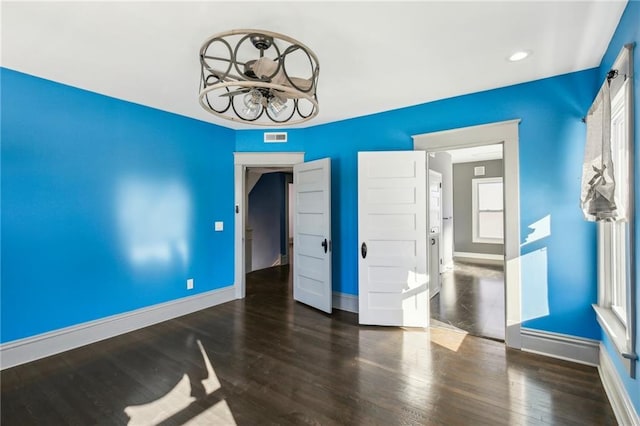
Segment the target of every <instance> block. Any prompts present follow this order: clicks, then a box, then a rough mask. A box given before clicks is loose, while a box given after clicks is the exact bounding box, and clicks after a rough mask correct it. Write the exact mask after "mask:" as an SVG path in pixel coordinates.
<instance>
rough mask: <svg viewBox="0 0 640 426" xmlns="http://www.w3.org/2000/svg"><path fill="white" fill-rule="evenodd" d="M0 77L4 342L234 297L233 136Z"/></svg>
mask: <svg viewBox="0 0 640 426" xmlns="http://www.w3.org/2000/svg"><path fill="white" fill-rule="evenodd" d="M0 76H1V78H2V94H1V96H2V97H1V100H2V131H1V136H2V161H1V163H2V169H1V170H2V196H1V203H2V205H3V206H4V208H3V210H2V226H1V231H2V272H1V274H2V276H1V277H2V289H1V292H2V293H1V300H2V301H1V310H2V314H1V323H2V327H1V341H2V342H7V341H11V340H14V339H19V338H23V337H27V336H32V335H35V334H38V333H43V332H46V331H50V330H55V329H59V328H62V327H66V326H70V325H74V324H78V323H82V322H85V321H89V320H93V319H97V318H103V317H106V316H109V315H113V314H118V313H122V312H126V311H130V310H133V309H137V308H141V307H145V306H150V305H154V304H157V303H160V302H165V301H169V300H174V299H177V298H180V297H184V296H188V295H193V294H197V293H200V292H204V291H208V290H212V289H217V288H220V287H224V286H229V285H232V284H233V249H232V248H233V220H234V216H233V206H234V200H233V150H234V133H233V131H231V130H229V129H226V128H223V127H219V126H214V125H212V124H207V123H203V122H200V121H196V120H192V119H189V118H185V117H181V116H177V115H174V114H170V113H166V112H162V111H158V110H155V109H151V108H147V107H143V106H140V105H136V104H132V103H128V102H124V101H120V100H116V99H113V98H108V97H105V96H101V95H97V94H94V93H90V92H86V91H83V90H79V89H75V88H72V87H69V86H65V85H61V84H57V83H53V82H51V81H47V80H42V79H39V78H35V77H32V76H28V75H25V74H21V73H18V72H15V71H11V70H8V69H1V74H0ZM216 220H221V221H224V222H225V230H224V232H214V228H213V224H214V221H216ZM187 278H194V279H195V289H194V290H191V291H187V290H186V279H187Z"/></svg>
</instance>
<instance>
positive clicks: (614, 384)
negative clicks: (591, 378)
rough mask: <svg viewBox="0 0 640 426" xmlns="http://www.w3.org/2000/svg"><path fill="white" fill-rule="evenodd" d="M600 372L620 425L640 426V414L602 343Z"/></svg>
mask: <svg viewBox="0 0 640 426" xmlns="http://www.w3.org/2000/svg"><path fill="white" fill-rule="evenodd" d="M598 372H599V373H600V380H601V381H602V386H603V387H604V391H605V392H606V394H607V397H608V398H609V402H610V403H611V408H612V409H613V413H614V414H615V415H616V420H617V421H618V423H619V424H621V425H640V417H639V416H638V412H637V411H636V410H635V408H634V406H633V402H632V401H631V398H630V397H629V394H628V393H627V390H626V389H625V387H624V385H623V384H622V381H621V380H620V376H619V375H618V372H617V370H616V367H615V366H614V365H613V361H612V360H611V357H610V356H609V352H607V348H606V347H605V346H604V345H603V344H602V343H600V365H598Z"/></svg>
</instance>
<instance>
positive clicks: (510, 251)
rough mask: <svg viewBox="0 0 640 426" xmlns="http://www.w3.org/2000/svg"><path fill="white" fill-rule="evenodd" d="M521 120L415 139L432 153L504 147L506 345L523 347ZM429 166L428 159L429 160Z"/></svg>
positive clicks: (418, 146) (414, 145)
mask: <svg viewBox="0 0 640 426" xmlns="http://www.w3.org/2000/svg"><path fill="white" fill-rule="evenodd" d="M519 123H520V120H519V119H516V120H508V121H502V122H497V123H489V124H484V125H479V126H470V127H463V128H459V129H451V130H445V131H441V132H433V133H427V134H422V135H415V136H413V148H414V149H419V150H425V151H429V152H437V151H447V150H450V149H455V148H467V147H472V146H482V145H492V144H497V143H502V149H503V151H502V152H503V167H504V174H503V179H504V181H503V184H504V200H505V204H504V211H505V215H504V216H505V218H504V237H505V238H504V250H505V257H504V259H505V324H506V330H507V332H506V335H505V343H506V345H507V346H509V347H511V348H516V349H517V348H519V347H520V324H521V322H522V309H521V302H520V297H521V296H520V294H521V285H522V284H521V277H520V271H521V265H520V261H519V259H520V189H519V188H520V169H519V167H520V160H519V154H518V152H519V136H518V125H519ZM427 163H428V156H427Z"/></svg>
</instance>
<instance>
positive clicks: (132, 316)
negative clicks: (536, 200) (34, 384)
mask: <svg viewBox="0 0 640 426" xmlns="http://www.w3.org/2000/svg"><path fill="white" fill-rule="evenodd" d="M234 299H235V293H234V287H233V286H231V287H225V288H222V289H218V290H212V291H208V292H206V293H202V294H197V295H194V296H189V297H184V298H182V299H178V300H172V301H170V302H166V303H160V304H157V305H153V306H149V307H146V308H141V309H137V310H135V311H130V312H125V313H123V314H118V315H113V316H110V317H106V318H101V319H98V320H95V321H89V322H85V323H82V324H78V325H74V326H71V327H65V328H61V329H59V330H54V331H50V332H47V333H42V334H38V335H36V336H32V337H27V338H24V339H19V340H14V341H11V342H7V343H3V344H2V345H0V369H1V370H4V369H5V368H9V367H14V366H16V365H20V364H24V363H27V362H30V361H35V360H37V359H40V358H45V357H48V356H51V355H55V354H58V353H61V352H64V351H68V350H71V349H74V348H77V347H80V346H84V345H88V344H90V343H95V342H98V341H100V340H104V339H108V338H110V337H114V336H118V335H120V334H124V333H128V332H130V331H134V330H138V329H140V328H144V327H148V326H150V325H153V324H156V323H159V322H162V321H166V320H170V319H172V318H177V317H180V316H183V315H187V314H190V313H192V312H196V311H199V310H202V309H205V308H209V307H211V306H215V305H219V304H221V303H225V302H229V301H231V300H234Z"/></svg>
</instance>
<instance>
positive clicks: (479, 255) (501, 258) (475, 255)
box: [453, 251, 504, 262]
mask: <svg viewBox="0 0 640 426" xmlns="http://www.w3.org/2000/svg"><path fill="white" fill-rule="evenodd" d="M453 257H454V258H455V257H460V258H466V259H485V260H499V261H500V262H504V254H489V253H470V252H465V251H454V252H453Z"/></svg>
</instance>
